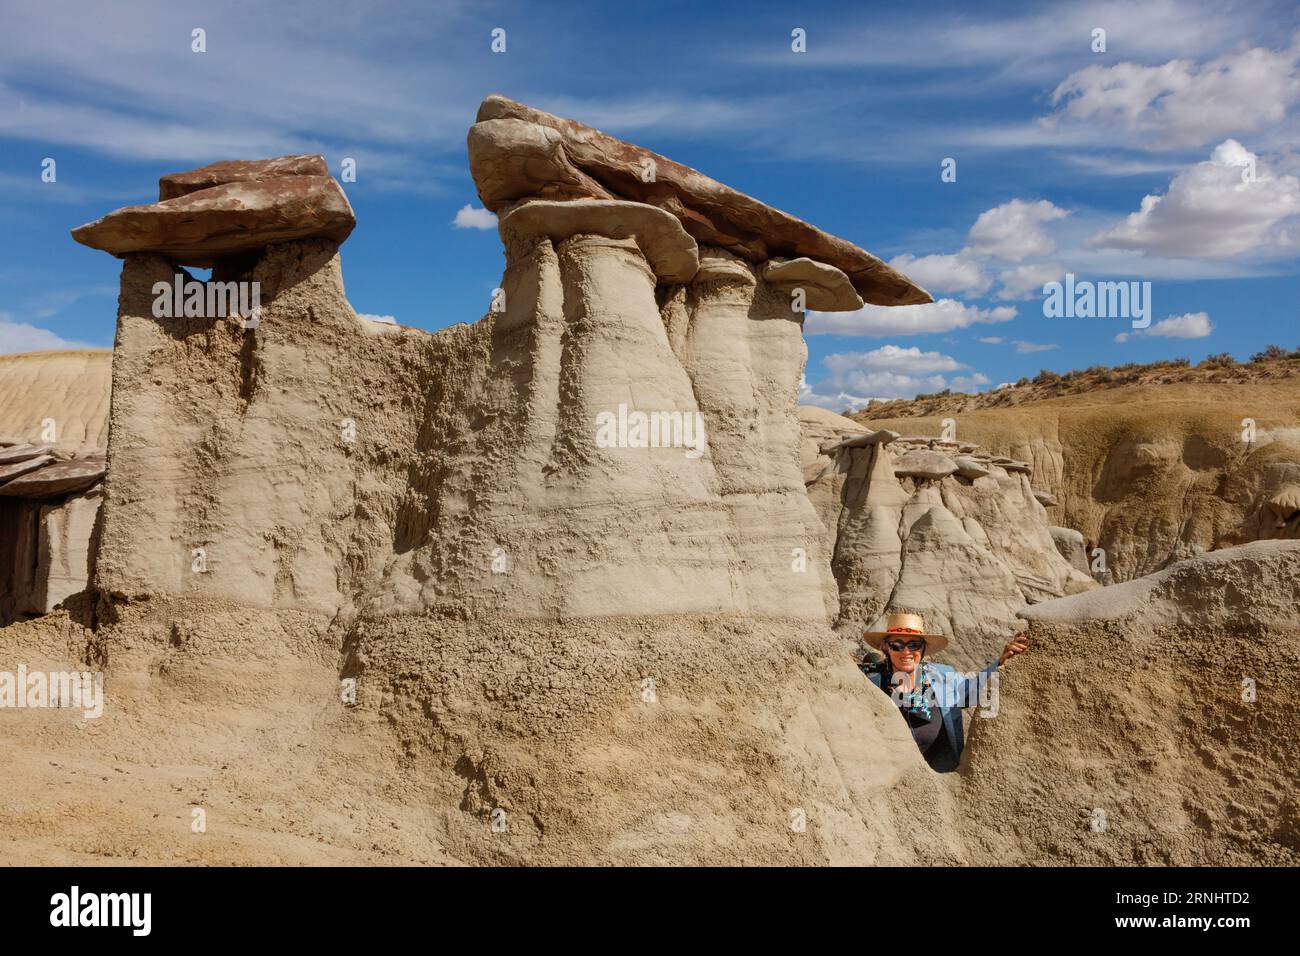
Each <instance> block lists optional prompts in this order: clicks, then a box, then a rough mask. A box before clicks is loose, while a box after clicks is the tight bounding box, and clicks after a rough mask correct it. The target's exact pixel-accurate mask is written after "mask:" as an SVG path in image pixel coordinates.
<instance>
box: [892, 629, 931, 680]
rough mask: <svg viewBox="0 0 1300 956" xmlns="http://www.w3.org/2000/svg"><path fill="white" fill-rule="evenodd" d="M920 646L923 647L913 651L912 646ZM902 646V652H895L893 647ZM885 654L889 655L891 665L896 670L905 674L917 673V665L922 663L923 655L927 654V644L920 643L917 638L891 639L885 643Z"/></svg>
mask: <svg viewBox="0 0 1300 956" xmlns="http://www.w3.org/2000/svg"><path fill="white" fill-rule="evenodd" d="M918 643H919V644H920V645H921V646H920V647H919V648H918V649H916V650H912V649H911V646H910V645H915V644H918ZM895 644H897V645H901V647H902V650H899V651H896V650H894V647H893V645H895ZM885 653H886V654H888V655H889V663H890V664H891V665H893V668H894V670H896V671H902V672H903V673H904V674H911V673H913V672H915V670H916V668H917V665H918V664H920V663H921V655H922V654H924V653H925V642H924V641H918V640H917V639H916V638H907V637H904V638H897V639H896V638H892V637H891V638H889V639H888V640H887V641H885Z"/></svg>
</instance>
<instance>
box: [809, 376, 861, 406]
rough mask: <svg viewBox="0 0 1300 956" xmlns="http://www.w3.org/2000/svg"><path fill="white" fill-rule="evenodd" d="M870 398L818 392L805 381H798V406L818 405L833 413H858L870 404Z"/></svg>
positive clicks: (843, 393) (841, 393)
mask: <svg viewBox="0 0 1300 956" xmlns="http://www.w3.org/2000/svg"><path fill="white" fill-rule="evenodd" d="M870 401H871V399H870V398H863V397H862V396H860V395H849V394H847V393H846V392H838V393H836V394H834V395H831V394H828V393H823V392H818V391H816V390H814V389H813V387H812V386H811V385H809V384H808V382H807V380H806V379H803V378H801V379H799V404H800V405H818V406H820V407H822V408H828V409H830V410H831V411H833V412H845V411H854V412H856V411H858V410H859V409H860V408H862V407H863V406H865V405H866V404H867V403H868V402H870Z"/></svg>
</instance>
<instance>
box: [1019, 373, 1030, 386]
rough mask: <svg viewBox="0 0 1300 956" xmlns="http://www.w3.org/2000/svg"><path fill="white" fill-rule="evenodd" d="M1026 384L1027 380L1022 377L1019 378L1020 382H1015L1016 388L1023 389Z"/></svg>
mask: <svg viewBox="0 0 1300 956" xmlns="http://www.w3.org/2000/svg"><path fill="white" fill-rule="evenodd" d="M1028 384H1029V379H1028V378H1026V377H1025V376H1023V375H1022V376H1021V377H1020V381H1018V382H1016V388H1024V387H1025V386H1026V385H1028Z"/></svg>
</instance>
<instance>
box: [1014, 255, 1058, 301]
mask: <svg viewBox="0 0 1300 956" xmlns="http://www.w3.org/2000/svg"><path fill="white" fill-rule="evenodd" d="M1064 275H1065V266H1063V265H1060V264H1058V263H1053V262H1044V263H1029V264H1026V265H1023V266H1016V267H1015V268H1014V269H1007V270H1006V271H1004V272H1000V273H999V274H998V282H999V283H1001V285H1002V288H1000V289H998V298H999V299H1010V300H1016V301H1020V300H1024V299H1032V298H1037V297H1038V296H1041V295H1042V294H1043V284H1044V283H1046V282H1055V281H1057V280H1059V279H1060V278H1061V277H1062V276H1064Z"/></svg>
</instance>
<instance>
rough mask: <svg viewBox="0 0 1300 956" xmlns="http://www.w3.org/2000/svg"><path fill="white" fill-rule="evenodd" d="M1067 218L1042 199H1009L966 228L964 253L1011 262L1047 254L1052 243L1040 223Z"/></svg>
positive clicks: (1062, 211) (1050, 251) (1053, 243)
mask: <svg viewBox="0 0 1300 956" xmlns="http://www.w3.org/2000/svg"><path fill="white" fill-rule="evenodd" d="M1068 215H1069V213H1068V212H1066V211H1065V210H1064V209H1061V208H1060V207H1059V206H1055V205H1053V204H1052V203H1050V202H1048V201H1047V200H1046V199H1039V200H1038V201H1036V202H1031V201H1028V200H1024V199H1013V200H1011V201H1010V202H1005V203H1003V204H1002V205H1001V206H995V207H994V208H992V209H989V210H988V211H986V212H983V213H980V217H979V218H978V219H976V220H975V225H973V226H971V227H970V233H969V234H968V236H967V249H966V251H968V252H973V253H976V254H978V255H984V256H991V257H994V258H998V259H1008V260H1010V261H1011V262H1021V261H1022V260H1024V259H1027V258H1029V257H1030V256H1041V255H1049V254H1051V253H1052V252H1054V251H1056V243H1055V242H1053V241H1052V237H1051V236H1049V235H1048V234H1047V231H1046V230H1045V229H1043V223H1045V222H1052V221H1053V220H1056V219H1061V218H1064V217H1065V216H1068Z"/></svg>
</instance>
